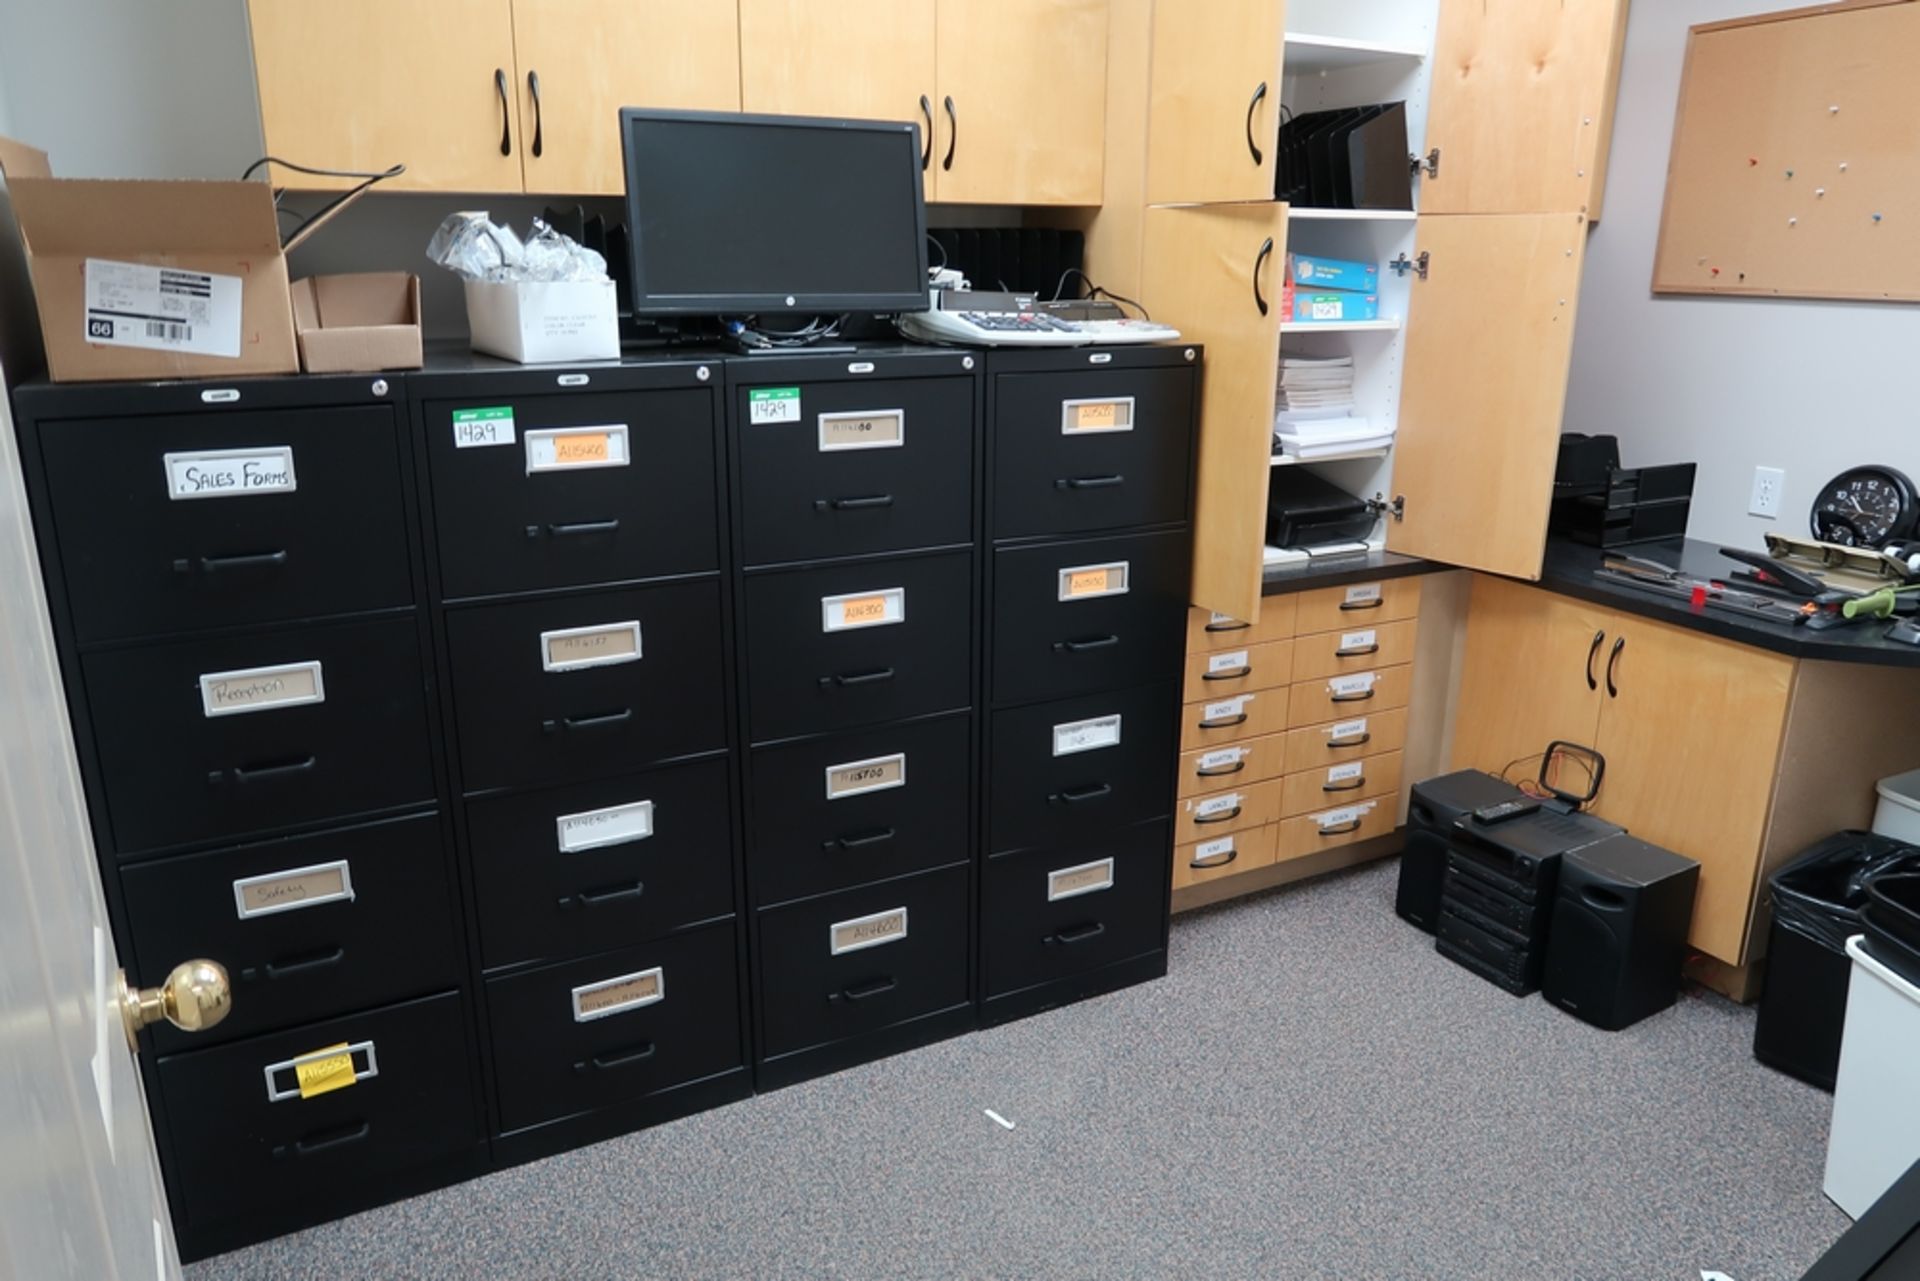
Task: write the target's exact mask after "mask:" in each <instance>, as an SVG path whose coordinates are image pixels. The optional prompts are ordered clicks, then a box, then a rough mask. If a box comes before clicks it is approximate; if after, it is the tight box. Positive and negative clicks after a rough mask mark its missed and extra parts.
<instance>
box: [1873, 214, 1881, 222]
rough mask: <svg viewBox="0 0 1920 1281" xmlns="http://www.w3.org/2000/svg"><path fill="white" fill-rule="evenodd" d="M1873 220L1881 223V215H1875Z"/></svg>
mask: <svg viewBox="0 0 1920 1281" xmlns="http://www.w3.org/2000/svg"><path fill="white" fill-rule="evenodd" d="M1873 220H1874V221H1875V222H1879V221H1880V215H1879V214H1875V215H1874V216H1873Z"/></svg>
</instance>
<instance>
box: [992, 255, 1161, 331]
mask: <svg viewBox="0 0 1920 1281" xmlns="http://www.w3.org/2000/svg"><path fill="white" fill-rule="evenodd" d="M1072 276H1078V277H1080V279H1081V280H1084V281H1085V282H1086V284H1087V298H1088V299H1089V300H1092V299H1095V298H1111V299H1112V300H1113V301H1114V302H1117V303H1124V304H1126V305H1127V306H1129V307H1132V308H1133V309H1134V310H1135V311H1137V312H1139V313H1140V319H1142V320H1152V319H1153V317H1152V316H1151V315H1149V314H1148V313H1147V309H1146V308H1145V307H1142V306H1141V305H1140V304H1139V303H1137V302H1135V301H1134V300H1133V299H1131V298H1128V297H1126V296H1125V295H1124V294H1116V293H1114V292H1113V290H1111V289H1103V288H1102V287H1100V286H1099V285H1096V284H1094V283H1093V277H1091V276H1089V275H1087V273H1086V272H1084V271H1082V270H1080V269H1079V268H1078V267H1069V268H1067V269H1066V270H1065V271H1063V272H1061V273H1060V280H1059V282H1058V283H1056V284H1055V285H1054V287H1053V299H1052V301H1054V302H1059V301H1060V294H1061V292H1062V291H1063V290H1065V289H1066V287H1067V280H1068V278H1069V277H1072ZM1003 288H1004V286H1003Z"/></svg>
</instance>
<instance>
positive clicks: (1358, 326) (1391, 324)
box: [1280, 316, 1400, 334]
mask: <svg viewBox="0 0 1920 1281" xmlns="http://www.w3.org/2000/svg"><path fill="white" fill-rule="evenodd" d="M1398 328H1400V317H1398V316H1388V317H1387V318H1386V319H1385V320H1283V321H1281V322H1280V332H1281V333H1283V334H1378V333H1392V332H1393V331H1394V330H1396V329H1398Z"/></svg>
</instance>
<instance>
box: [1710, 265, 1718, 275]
mask: <svg viewBox="0 0 1920 1281" xmlns="http://www.w3.org/2000/svg"><path fill="white" fill-rule="evenodd" d="M1711 270H1712V272H1713V274H1714V275H1716V276H1717V275H1719V274H1720V269H1719V268H1718V267H1714V268H1711Z"/></svg>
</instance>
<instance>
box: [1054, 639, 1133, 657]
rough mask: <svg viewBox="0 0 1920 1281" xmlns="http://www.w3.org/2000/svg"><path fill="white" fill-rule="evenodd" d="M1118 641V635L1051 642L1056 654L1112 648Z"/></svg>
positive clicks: (1081, 652) (1080, 652)
mask: <svg viewBox="0 0 1920 1281" xmlns="http://www.w3.org/2000/svg"><path fill="white" fill-rule="evenodd" d="M1119 643H1120V638H1119V637H1118V636H1113V635H1107V636H1090V637H1088V638H1087V639H1085V640H1063V641H1055V642H1054V643H1053V652H1054V653H1056V654H1084V653H1086V652H1087V651H1088V650H1090V649H1112V648H1113V647H1114V646H1115V645H1118V644H1119Z"/></svg>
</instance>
